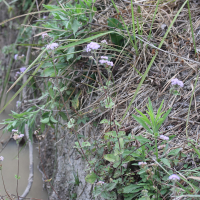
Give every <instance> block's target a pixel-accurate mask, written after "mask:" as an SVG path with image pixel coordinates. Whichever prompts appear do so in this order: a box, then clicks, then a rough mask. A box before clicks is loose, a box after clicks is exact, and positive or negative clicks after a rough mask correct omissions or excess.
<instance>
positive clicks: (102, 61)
mask: <svg viewBox="0 0 200 200" xmlns="http://www.w3.org/2000/svg"><path fill="white" fill-rule="evenodd" d="M99 62H100V63H101V64H105V63H107V60H99Z"/></svg>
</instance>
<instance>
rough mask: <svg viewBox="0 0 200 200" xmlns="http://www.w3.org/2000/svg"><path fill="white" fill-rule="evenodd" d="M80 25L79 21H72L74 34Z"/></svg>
mask: <svg viewBox="0 0 200 200" xmlns="http://www.w3.org/2000/svg"><path fill="white" fill-rule="evenodd" d="M80 27H81V24H80V23H79V21H77V20H76V19H75V20H74V21H73V23H72V30H73V34H74V36H75V33H76V32H77V30H78V29H79V28H80Z"/></svg>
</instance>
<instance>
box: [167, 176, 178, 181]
mask: <svg viewBox="0 0 200 200" xmlns="http://www.w3.org/2000/svg"><path fill="white" fill-rule="evenodd" d="M169 180H172V181H179V180H180V177H179V176H178V175H176V174H172V175H171V176H169Z"/></svg>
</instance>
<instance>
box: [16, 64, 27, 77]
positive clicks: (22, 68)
mask: <svg viewBox="0 0 200 200" xmlns="http://www.w3.org/2000/svg"><path fill="white" fill-rule="evenodd" d="M19 70H20V72H16V74H15V79H17V77H18V76H19V75H20V74H21V73H23V72H24V71H25V70H26V67H21V68H19Z"/></svg>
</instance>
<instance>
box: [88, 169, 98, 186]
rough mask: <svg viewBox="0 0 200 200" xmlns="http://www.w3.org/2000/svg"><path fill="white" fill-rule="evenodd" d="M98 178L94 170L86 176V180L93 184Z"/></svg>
mask: <svg viewBox="0 0 200 200" xmlns="http://www.w3.org/2000/svg"><path fill="white" fill-rule="evenodd" d="M96 179H97V175H96V174H95V173H94V172H92V173H91V174H88V175H87V176H86V177H85V181H86V182H88V183H91V184H93V183H94V182H95V181H96Z"/></svg>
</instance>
